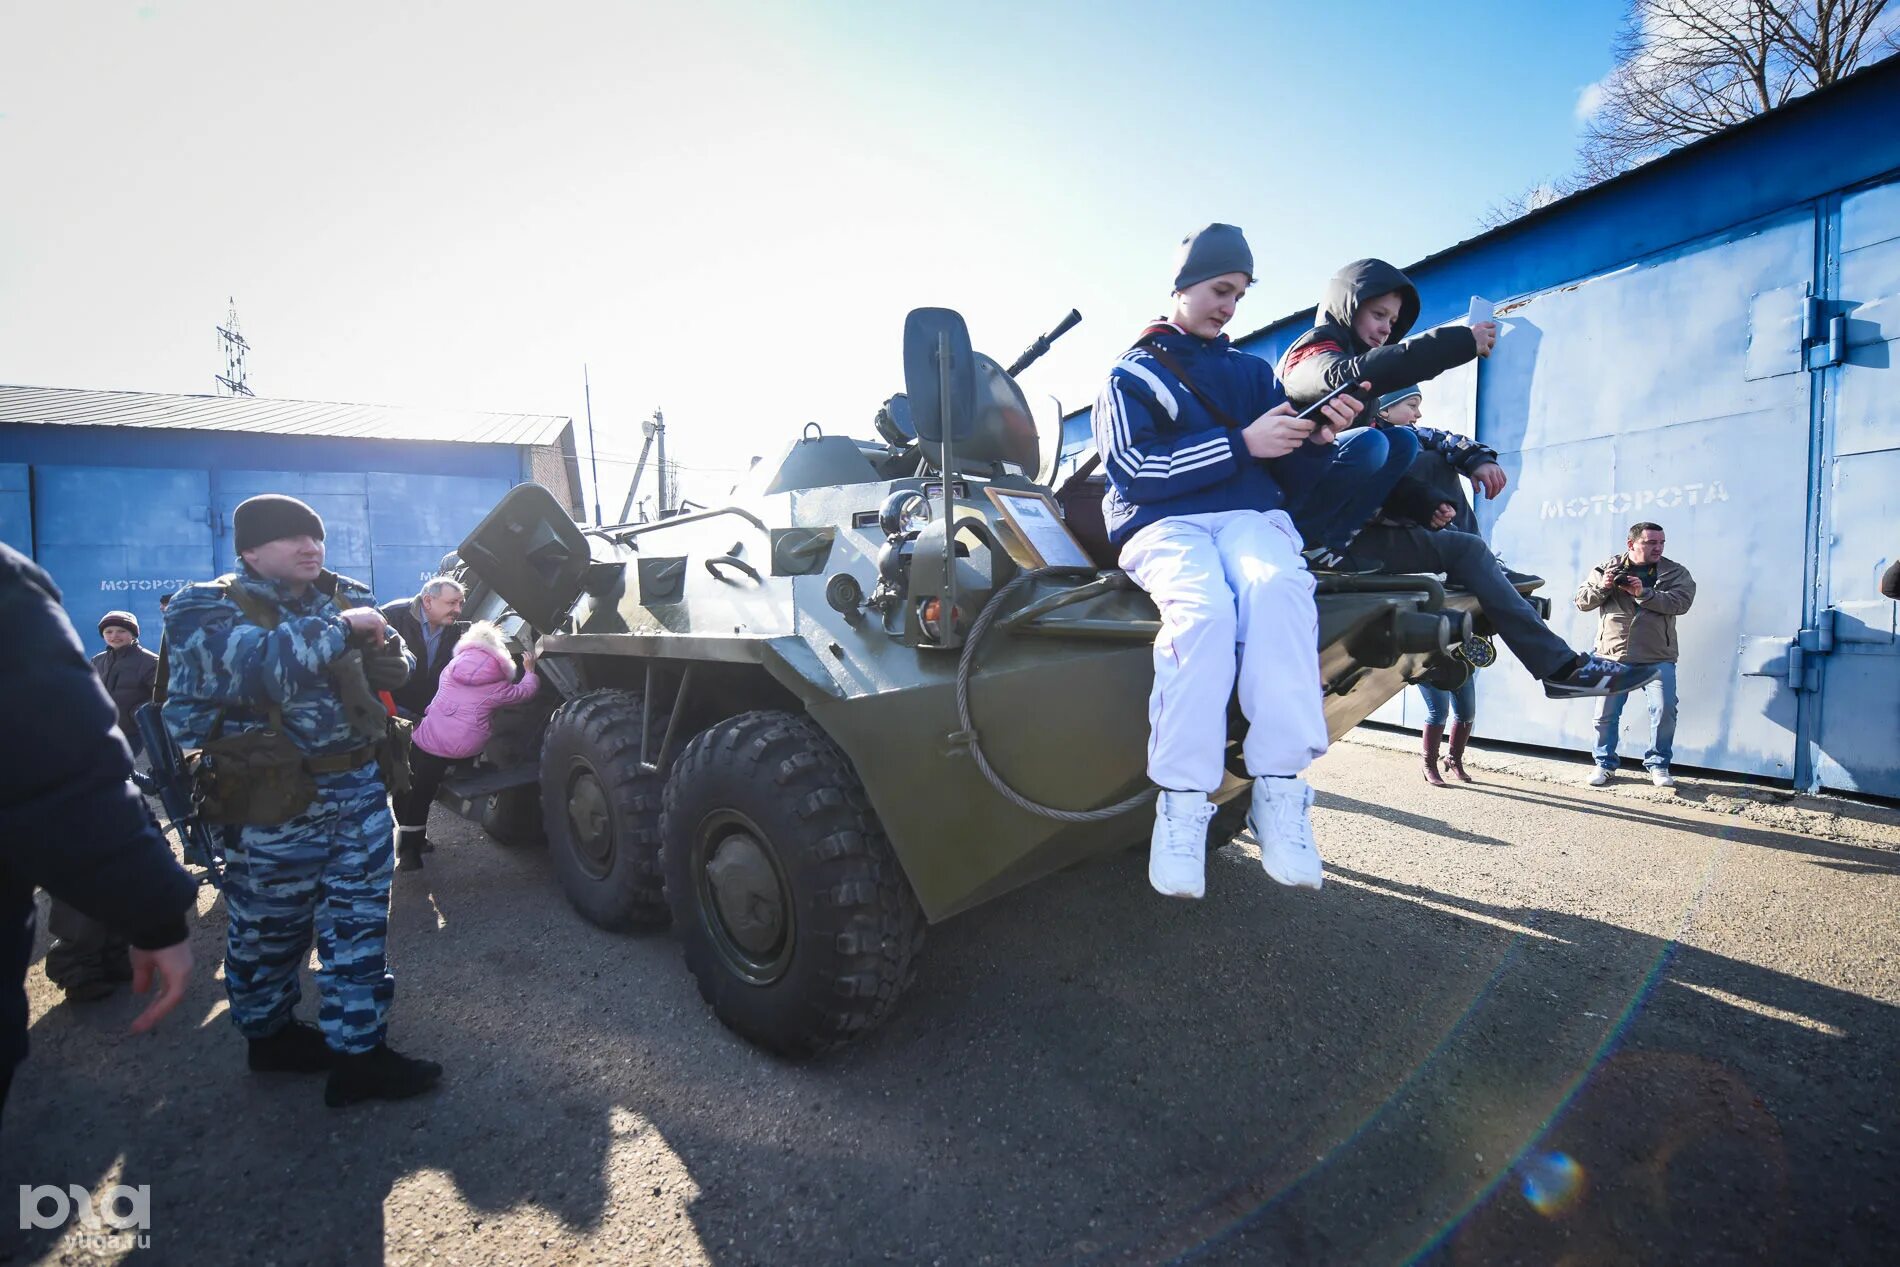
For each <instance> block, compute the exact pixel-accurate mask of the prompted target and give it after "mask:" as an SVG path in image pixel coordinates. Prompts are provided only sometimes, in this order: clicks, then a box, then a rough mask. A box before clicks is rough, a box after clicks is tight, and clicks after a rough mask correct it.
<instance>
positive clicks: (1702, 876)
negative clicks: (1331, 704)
mask: <svg viewBox="0 0 1900 1267" xmlns="http://www.w3.org/2000/svg"><path fill="white" fill-rule="evenodd" d="M1395 742H1396V741H1395V740H1393V739H1392V738H1390V737H1380V736H1378V735H1376V734H1374V735H1372V736H1371V742H1369V743H1357V744H1347V745H1342V746H1340V747H1339V748H1338V749H1336V750H1335V751H1334V753H1332V754H1331V755H1330V756H1328V757H1327V758H1326V759H1325V760H1324V761H1322V762H1321V763H1320V764H1319V765H1318V766H1316V767H1315V769H1314V771H1313V782H1314V784H1315V785H1316V786H1317V787H1318V788H1319V789H1320V791H1319V801H1318V807H1317V811H1316V815H1315V817H1316V823H1317V830H1318V834H1319V837H1320V840H1321V843H1322V847H1323V849H1324V852H1325V853H1326V856H1327V860H1328V874H1327V883H1326V888H1325V890H1324V892H1322V893H1320V894H1311V893H1295V892H1289V891H1287V890H1283V889H1279V888H1276V887H1275V886H1274V885H1272V884H1271V883H1269V882H1268V881H1267V880H1266V879H1265V877H1264V876H1263V875H1262V874H1261V872H1260V870H1259V867H1258V863H1257V859H1256V857H1255V855H1254V854H1253V853H1252V852H1251V850H1250V849H1249V848H1248V847H1247V846H1246V845H1245V844H1244V843H1242V844H1236V845H1234V846H1231V847H1229V848H1227V849H1225V850H1222V851H1220V852H1219V853H1217V854H1214V855H1212V856H1211V857H1210V862H1209V871H1210V875H1209V893H1208V898H1207V900H1206V901H1204V902H1201V903H1198V904H1196V903H1171V902H1164V901H1162V900H1160V899H1158V898H1156V897H1154V896H1153V895H1152V894H1151V893H1150V892H1149V891H1148V889H1147V887H1146V883H1145V878H1144V872H1143V865H1144V859H1143V856H1142V853H1141V851H1139V850H1131V851H1130V852H1128V853H1126V854H1123V855H1120V856H1117V857H1114V858H1110V859H1107V860H1105V861H1102V862H1100V863H1097V864H1094V865H1091V866H1087V867H1082V868H1078V869H1075V870H1073V871H1070V872H1068V873H1065V874H1063V875H1060V876H1057V877H1054V878H1052V879H1050V880H1047V881H1045V882H1043V883H1041V884H1039V885H1036V886H1032V887H1031V888H1030V889H1028V890H1026V891H1023V892H1020V893H1017V894H1015V895H1012V896H1011V897H1008V898H1005V899H1003V900H1001V901H998V902H995V903H992V904H990V905H988V906H986V907H984V908H981V909H979V910H977V911H974V912H972V913H970V914H968V915H965V916H962V917H959V918H958V919H955V920H953V921H951V922H949V923H947V924H945V925H942V926H940V927H937V928H934V929H932V930H931V934H930V938H929V941H928V943H927V945H926V948H925V951H924V961H923V967H922V971H921V973H920V975H919V978H918V981H917V984H916V986H915V987H914V988H913V990H912V992H911V993H910V995H909V996H908V997H907V999H906V1000H905V1003H904V1005H903V1006H902V1007H901V1008H900V1009H899V1012H898V1013H897V1015H896V1016H895V1017H894V1018H893V1020H892V1021H891V1023H889V1024H888V1025H887V1026H885V1027H884V1028H883V1029H882V1030H880V1031H878V1032H877V1033H875V1034H873V1035H872V1036H870V1037H869V1038H868V1039H866V1040H865V1041H863V1042H862V1043H860V1044H859V1045H857V1046H856V1047H854V1048H852V1049H850V1050H848V1051H846V1052H844V1053H841V1054H838V1055H835V1056H832V1057H829V1058H827V1059H824V1060H821V1061H818V1062H815V1063H811V1064H806V1065H793V1064H787V1063H784V1062H781V1061H778V1060H775V1059H772V1058H770V1057H767V1056H764V1055H762V1054H760V1053H758V1052H757V1051H755V1050H753V1049H751V1048H750V1047H748V1046H746V1045H745V1044H744V1043H742V1042H740V1041H739V1040H737V1039H735V1038H734V1037H732V1036H731V1035H730V1034H729V1033H727V1032H726V1031H725V1030H724V1029H723V1028H721V1027H720V1026H719V1024H718V1023H717V1022H716V1021H715V1020H714V1019H713V1018H712V1016H711V1015H710V1014H709V1013H708V1012H707V1010H706V1009H705V1007H704V1006H703V1005H702V1004H701V1002H700V1000H699V997H698V994H697V992H696V990H695V988H694V986H693V984H692V982H691V980H690V978H689V977H688V976H687V974H686V972H685V970H684V968H683V966H682V965H681V963H680V957H679V952H678V948H677V946H676V944H675V943H674V942H673V941H672V939H671V938H669V937H667V936H663V935H662V936H650V937H622V936H613V935H609V934H607V933H603V932H600V931H598V930H596V929H594V928H592V927H590V926H589V925H587V924H585V923H583V922H582V921H581V920H580V919H579V918H578V917H577V916H575V915H574V914H573V913H572V912H571V911H570V910H569V909H568V907H567V905H566V903H565V901H564V900H563V899H562V897H561V895H560V893H559V891H558V888H557V886H556V885H555V883H554V880H553V876H552V873H551V870H550V868H549V866H548V863H547V860H546V858H545V856H543V855H540V854H537V853H532V852H528V853H522V852H511V851H508V850H504V849H501V848H499V847H497V846H495V845H493V844H492V843H490V842H488V841H487V840H486V839H485V838H484V837H483V836H482V835H481V833H480V832H478V831H476V830H475V829H474V828H472V827H470V826H468V825H467V824H463V823H460V822H458V821H457V820H453V819H448V818H447V817H446V816H445V815H443V814H442V813H441V812H440V811H438V816H437V825H438V832H437V834H438V835H439V837H440V843H441V848H440V850H439V851H438V852H437V853H436V854H434V855H432V857H431V860H430V866H429V869H428V870H427V871H425V872H423V873H421V874H420V875H399V876H398V877H397V880H398V883H397V891H396V894H395V899H394V903H393V910H392V913H391V950H392V957H393V960H394V965H395V972H396V974H397V978H398V991H397V999H396V1006H395V1011H394V1014H393V1028H392V1038H393V1040H394V1041H395V1043H396V1045H397V1046H398V1047H399V1048H402V1049H404V1050H409V1051H414V1052H416V1053H418V1054H423V1055H428V1056H431V1057H434V1058H436V1059H439V1060H441V1061H442V1062H443V1064H444V1065H445V1066H446V1067H447V1070H448V1072H447V1075H446V1078H445V1082H444V1085H443V1087H442V1088H441V1090H440V1091H439V1092H437V1093H435V1094H433V1095H431V1096H429V1097H426V1098H423V1099H420V1100H415V1101H410V1102H407V1103H403V1104H399V1105H391V1106H367V1107H361V1108H356V1109H352V1110H347V1111H343V1112H334V1111H331V1110H328V1109H326V1108H325V1107H324V1106H323V1104H322V1101H321V1085H320V1080H319V1079H312V1078H298V1077H285V1076H278V1077H273V1078H265V1077H258V1076H253V1075H250V1074H248V1073H247V1072H245V1070H244V1066H243V1051H242V1044H241V1043H240V1042H239V1040H238V1039H237V1037H236V1035H235V1034H234V1032H233V1031H232V1030H231V1029H230V1027H229V1025H228V1023H227V1021H226V1018H225V1016H224V1011H225V1005H224V1001H223V997H222V988H221V986H220V985H219V984H218V983H217V982H215V981H213V980H211V967H210V966H209V965H215V963H216V961H217V958H218V942H219V937H220V932H221V929H222V924H223V920H222V916H221V913H220V911H219V907H218V905H217V903H216V902H215V901H214V895H213V894H212V892H211V891H210V890H208V889H207V890H205V891H204V894H203V901H202V902H201V904H200V910H201V912H202V914H203V916H204V918H203V919H202V920H201V922H200V925H199V929H198V933H197V949H198V954H199V958H200V963H201V969H202V976H201V978H200V979H199V980H198V982H197V983H196V984H195V985H194V987H193V989H192V992H191V994H190V995H189V996H188V998H187V1000H186V1003H185V1004H184V1006H183V1007H182V1008H181V1009H180V1011H179V1012H177V1013H175V1014H174V1015H173V1017H172V1018H171V1019H170V1021H169V1022H168V1023H167V1024H166V1026H165V1027H164V1028H163V1029H162V1031H161V1032H160V1033H159V1034H157V1035H156V1036H154V1037H151V1038H147V1039H142V1040H135V1039H133V1038H131V1037H130V1036H128V1035H127V1034H126V1033H125V1026H126V1024H127V1023H128V1022H129V1021H130V1019H131V1017H132V1016H133V1015H134V1014H135V1012H136V1010H137V1009H136V1004H135V1002H134V1001H133V1000H131V999H129V998H127V997H124V996H123V995H121V996H119V997H117V998H114V999H112V1000H109V1001H107V1002H105V1003H101V1004H94V1005H90V1006H83V1007H82V1006H74V1005H68V1004H66V1003H65V1002H63V1000H62V998H61V996H60V994H59V992H58V991H56V990H54V989H53V988H51V987H50V986H49V984H48V983H47V982H46V980H45V978H44V976H43V974H42V973H41V971H40V969H39V968H38V967H35V968H34V970H33V972H32V975H31V977H30V979H29V982H28V990H29V994H30V997H31V1003H32V1015H33V1034H32V1039H33V1055H32V1057H31V1058H30V1060H29V1061H28V1063H27V1064H26V1065H25V1066H23V1067H22V1068H21V1070H20V1072H19V1075H18V1077H17V1079H16V1081H15V1084H14V1088H13V1094H12V1098H11V1101H10V1103H9V1105H8V1109H7V1118H6V1120H5V1123H4V1128H0V1144H3V1145H4V1150H3V1151H0V1190H4V1191H8V1192H12V1191H14V1190H15V1187H14V1185H18V1184H57V1185H60V1186H62V1187H63V1186H65V1185H67V1184H78V1185H81V1186H82V1187H84V1188H86V1189H88V1190H90V1191H93V1192H99V1191H102V1190H103V1189H104V1188H105V1187H108V1186H110V1185H111V1184H114V1183H125V1184H128V1185H138V1184H148V1185H150V1189H151V1216H152V1217H151V1226H150V1233H149V1236H150V1249H149V1251H146V1252H143V1253H140V1254H137V1255H135V1256H136V1257H138V1258H141V1259H151V1260H153V1261H165V1262H201V1263H202V1262H210V1263H222V1262H251V1263H260V1264H262V1263H284V1264H288V1263H326V1264H328V1263H359V1262H370V1261H375V1260H377V1259H383V1260H387V1261H390V1262H397V1263H467V1264H515V1263H540V1262H550V1263H555V1262H595V1261H599V1262H624V1263H655V1264H659V1263H666V1264H672V1263H700V1262H709V1263H720V1264H746V1263H772V1264H778V1263H797V1264H805V1263H855V1262H884V1261H896V1262H905V1263H946V1264H966V1263H1025V1262H1090V1263H1137V1262H1152V1261H1166V1260H1171V1259H1176V1258H1181V1259H1188V1260H1192V1261H1196V1262H1215V1263H1227V1262H1236V1263H1246V1262H1262V1261H1294V1262H1340V1263H1363V1262H1393V1261H1403V1260H1406V1259H1408V1258H1422V1259H1424V1260H1426V1261H1431V1262H1446V1263H1466V1262H1483V1263H1490V1262H1523V1263H1548V1262H1553V1261H1557V1260H1560V1259H1561V1260H1566V1261H1579V1262H1583V1261H1588V1262H1661V1261H1711V1262H1722V1261H1744V1262H1749V1261H1752V1262H1776V1263H1788V1262H1810V1261H1811V1262H1868V1263H1871V1262H1889V1261H1892V1260H1891V1252H1892V1247H1893V1245H1894V1244H1895V1243H1896V1237H1897V1236H1900V1197H1896V1195H1895V1193H1894V1180H1895V1177H1896V1174H1897V1173H1900V1164H1897V1163H1900V1096H1897V1095H1896V1076H1897V1074H1896V1069H1897V1068H1900V1062H1897V1061H1896V1053H1897V1052H1900V921H1896V920H1895V917H1894V912H1895V911H1896V909H1900V879H1897V874H1900V851H1897V850H1896V847H1895V846H1896V844H1900V819H1897V818H1896V816H1895V815H1894V814H1892V813H1890V812H1886V811H1881V810H1875V809H1871V808H1868V807H1865V806H1859V805H1852V804H1845V803H1835V802H1821V801H1812V802H1810V801H1801V802H1796V801H1794V800H1792V799H1791V798H1786V797H1782V798H1780V799H1779V800H1777V798H1775V797H1774V796H1773V795H1772V794H1765V793H1757V792H1755V791H1752V790H1749V789H1743V788H1735V787H1732V786H1725V785H1712V784H1705V783H1702V782H1700V781H1697V780H1693V779H1690V780H1686V781H1685V784H1684V787H1683V789H1682V792H1681V793H1680V794H1679V795H1677V796H1675V797H1671V796H1669V795H1667V794H1665V793H1660V792H1656V791H1655V790H1653V789H1651V788H1649V787H1647V786H1646V785H1642V784H1640V783H1638V782H1637V781H1636V780H1633V779H1629V778H1626V779H1625V780H1624V781H1623V782H1622V783H1620V784H1619V785H1618V786H1616V787H1614V788H1612V789H1609V790H1608V791H1606V792H1595V791H1591V790H1589V789H1584V788H1580V787H1576V786H1574V777H1575V775H1576V774H1577V773H1578V772H1579V767H1576V766H1573V765H1565V764H1562V763H1552V762H1549V761H1543V762H1538V761H1536V760H1534V759H1531V758H1526V757H1522V756H1508V755H1495V756H1494V755H1489V754H1479V755H1478V756H1477V758H1476V760H1475V761H1474V764H1476V765H1479V766H1481V767H1482V768H1481V769H1480V770H1479V771H1478V774H1479V778H1480V780H1481V782H1480V784H1479V785H1478V786H1476V787H1472V788H1457V789H1450V790H1443V791H1440V790H1435V789H1432V788H1429V787H1427V786H1426V785H1425V784H1424V783H1423V782H1422V781H1420V780H1419V778H1418V776H1417V774H1416V772H1415V766H1414V763H1413V760H1412V759H1411V758H1409V757H1408V756H1406V755H1403V754H1401V753H1398V752H1394V751H1391V750H1389V749H1390V747H1391V746H1392V745H1393V744H1394V743H1395ZM1403 742H1404V743H1406V744H1407V745H1409V743H1410V742H1412V741H1410V740H1405V741H1403ZM1506 771H1508V772H1506ZM1560 780H1561V781H1560ZM306 1000H307V1001H306V1004H305V1008H306V1010H310V1009H311V1008H312V1007H313V1004H314V995H313V994H312V993H311V992H308V991H307V992H306ZM1532 1198H1535V1199H1534V1200H1533V1199H1532ZM13 1221H14V1220H12V1219H11V1218H10V1217H4V1216H0V1224H4V1225H5V1228H4V1230H0V1260H4V1261H8V1262H34V1261H53V1262H92V1261H99V1260H100V1256H101V1250H102V1247H101V1246H99V1245H97V1244H95V1243H92V1242H87V1241H84V1240H83V1239H81V1237H80V1235H79V1232H80V1231H82V1230H83V1229H75V1228H69V1229H67V1230H66V1231H65V1232H64V1233H63V1234H56V1233H53V1232H31V1233H26V1234H24V1236H22V1234H19V1233H16V1232H14V1231H13V1230H12V1229H11V1224H12V1223H13ZM1883 1244H1884V1245H1886V1246H1887V1247H1888V1249H1887V1250H1885V1251H1882V1250H1881V1249H1880V1248H1879V1247H1880V1246H1881V1245H1883ZM108 1256H110V1255H108Z"/></svg>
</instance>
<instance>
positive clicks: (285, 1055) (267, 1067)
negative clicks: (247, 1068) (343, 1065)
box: [249, 1020, 337, 1073]
mask: <svg viewBox="0 0 1900 1267" xmlns="http://www.w3.org/2000/svg"><path fill="white" fill-rule="evenodd" d="M336 1058H337V1057H336V1053H335V1052H333V1051H331V1050H330V1045H329V1044H328V1043H326V1042H324V1041H323V1034H322V1032H321V1031H320V1030H318V1029H317V1027H316V1026H314V1025H305V1024H304V1023H303V1022H302V1021H298V1020H293V1021H291V1022H289V1023H288V1024H286V1025H285V1026H284V1027H283V1028H282V1029H280V1030H278V1031H277V1032H276V1033H275V1034H269V1035H266V1036H265V1037H263V1038H253V1039H252V1040H251V1051H250V1056H249V1059H250V1065H251V1072H252V1073H322V1072H324V1071H325V1070H326V1069H331V1068H334V1067H335V1064H336Z"/></svg>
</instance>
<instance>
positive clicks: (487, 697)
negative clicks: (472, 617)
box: [416, 620, 541, 760]
mask: <svg viewBox="0 0 1900 1267" xmlns="http://www.w3.org/2000/svg"><path fill="white" fill-rule="evenodd" d="M514 675H515V663H514V660H513V659H512V658H510V657H509V655H508V649H507V647H506V645H505V644H504V643H503V642H502V640H501V631H500V630H498V629H496V628H495V626H493V625H491V624H489V623H488V622H487V621H485V620H484V621H477V622H476V623H475V624H473V625H471V626H470V627H469V630H468V632H467V633H465V634H463V635H462V640H461V642H459V643H458V644H456V648H455V657H454V658H453V659H452V660H450V661H449V664H448V667H447V668H445V669H443V670H442V683H441V685H440V686H438V687H437V688H436V692H435V698H434V699H432V700H430V701H429V707H428V710H427V711H426V712H424V713H423V715H422V724H421V725H420V726H418V727H416V746H417V747H419V748H421V749H422V750H423V751H424V752H430V753H434V754H435V755H436V756H438V757H447V758H449V759H451V760H460V759H461V758H463V757H472V756H475V755H476V754H477V753H479V752H480V751H481V750H482V749H483V748H484V747H486V746H487V744H488V734H489V730H490V726H489V720H488V715H489V714H490V713H492V712H494V711H495V710H496V709H498V708H506V707H508V705H510V704H519V703H520V702H521V701H523V700H525V699H529V698H531V697H532V696H533V695H534V693H535V692H536V691H538V690H540V689H541V682H540V679H538V678H536V677H535V675H534V674H533V673H531V672H530V673H524V674H522V675H521V681H519V682H515V681H512V680H511V679H512V678H513V677H514Z"/></svg>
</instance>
